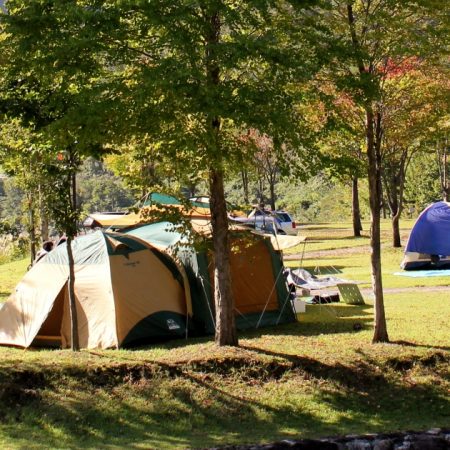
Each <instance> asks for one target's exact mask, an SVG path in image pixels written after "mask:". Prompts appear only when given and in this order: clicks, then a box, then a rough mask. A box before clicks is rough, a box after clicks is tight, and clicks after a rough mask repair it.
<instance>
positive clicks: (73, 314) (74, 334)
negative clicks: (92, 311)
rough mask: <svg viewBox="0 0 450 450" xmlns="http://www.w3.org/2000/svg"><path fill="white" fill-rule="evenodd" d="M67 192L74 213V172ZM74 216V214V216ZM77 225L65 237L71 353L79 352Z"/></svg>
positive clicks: (75, 178)
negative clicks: (74, 251)
mask: <svg viewBox="0 0 450 450" xmlns="http://www.w3.org/2000/svg"><path fill="white" fill-rule="evenodd" d="M72 158H75V156H74V155H73V156H71V162H72V164H73V167H74V168H75V167H76V162H75V161H74V160H72ZM69 192H70V194H71V195H70V202H71V211H72V213H75V212H76V210H77V207H78V205H77V175H76V171H75V169H74V171H73V172H72V173H70V174H69ZM74 215H75V214H74ZM76 229H77V225H76V223H73V224H71V225H70V228H69V229H67V230H66V235H67V256H68V259H69V309H70V328H71V330H70V331H71V334H70V337H71V349H72V350H73V351H79V350H80V341H79V335H78V315H77V308H76V297H75V262H74V259H73V253H72V240H73V238H74V237H75V234H76Z"/></svg>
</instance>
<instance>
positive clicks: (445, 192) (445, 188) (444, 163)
mask: <svg viewBox="0 0 450 450" xmlns="http://www.w3.org/2000/svg"><path fill="white" fill-rule="evenodd" d="M442 174H443V175H442V178H443V180H442V193H443V195H442V197H443V199H444V202H448V197H449V196H448V191H449V189H448V180H447V178H448V175H447V147H446V146H445V145H444V151H443V161H442Z"/></svg>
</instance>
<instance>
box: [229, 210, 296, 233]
mask: <svg viewBox="0 0 450 450" xmlns="http://www.w3.org/2000/svg"><path fill="white" fill-rule="evenodd" d="M229 219H230V220H231V221H232V222H236V223H239V224H241V225H245V226H249V227H252V228H254V229H255V230H260V231H265V232H267V233H273V234H288V235H291V236H296V235H297V232H298V229H297V225H296V223H295V222H294V220H293V219H292V217H291V215H290V214H289V213H288V212H286V211H270V210H266V209H262V208H254V209H253V210H252V211H251V212H250V213H249V214H248V215H247V217H245V216H244V217H242V216H241V217H233V216H229Z"/></svg>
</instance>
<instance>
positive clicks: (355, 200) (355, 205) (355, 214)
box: [352, 177, 362, 237]
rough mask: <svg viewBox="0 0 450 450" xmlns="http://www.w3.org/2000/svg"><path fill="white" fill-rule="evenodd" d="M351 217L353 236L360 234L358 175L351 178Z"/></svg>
mask: <svg viewBox="0 0 450 450" xmlns="http://www.w3.org/2000/svg"><path fill="white" fill-rule="evenodd" d="M352 219H353V236H355V237H359V236H361V231H362V224H361V213H360V209H359V190H358V177H353V179H352Z"/></svg>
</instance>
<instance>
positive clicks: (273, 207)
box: [269, 180, 276, 211]
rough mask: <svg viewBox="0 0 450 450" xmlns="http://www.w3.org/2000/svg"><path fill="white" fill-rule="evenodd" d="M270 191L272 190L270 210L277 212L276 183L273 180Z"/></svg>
mask: <svg viewBox="0 0 450 450" xmlns="http://www.w3.org/2000/svg"><path fill="white" fill-rule="evenodd" d="M269 190H270V208H271V209H272V211H275V210H276V207H275V182H274V181H273V180H271V181H270V183H269Z"/></svg>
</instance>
